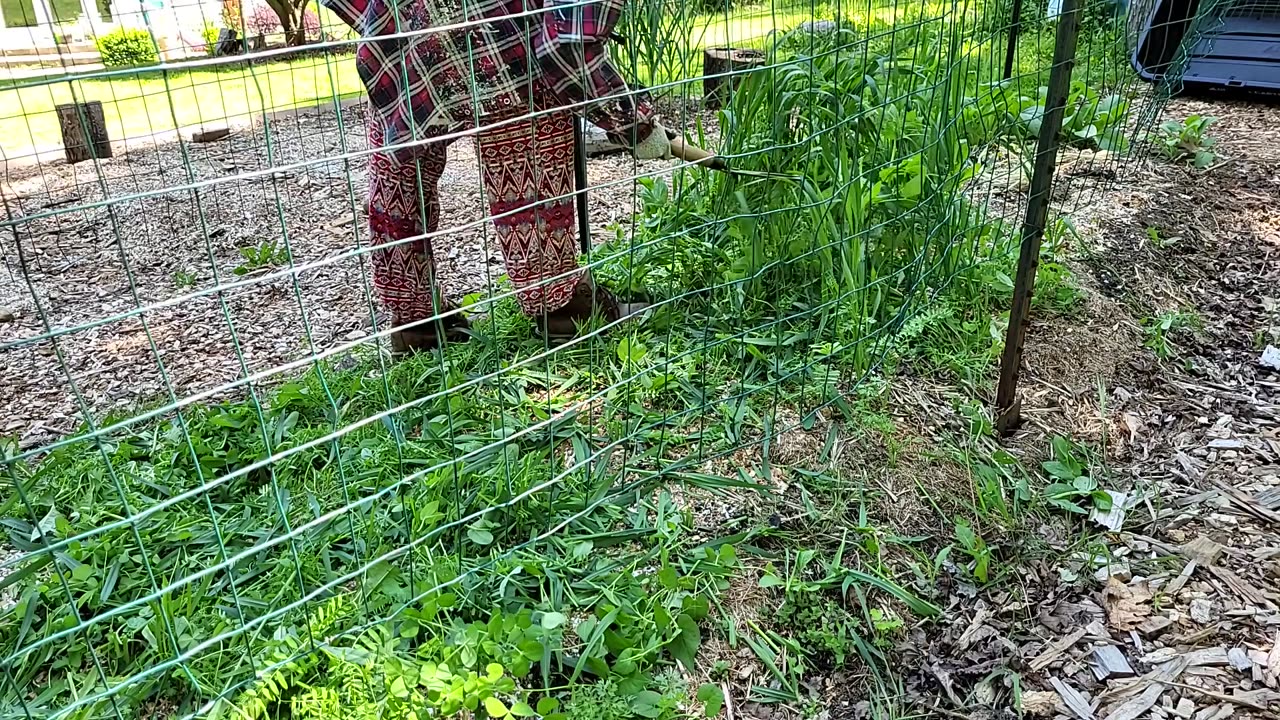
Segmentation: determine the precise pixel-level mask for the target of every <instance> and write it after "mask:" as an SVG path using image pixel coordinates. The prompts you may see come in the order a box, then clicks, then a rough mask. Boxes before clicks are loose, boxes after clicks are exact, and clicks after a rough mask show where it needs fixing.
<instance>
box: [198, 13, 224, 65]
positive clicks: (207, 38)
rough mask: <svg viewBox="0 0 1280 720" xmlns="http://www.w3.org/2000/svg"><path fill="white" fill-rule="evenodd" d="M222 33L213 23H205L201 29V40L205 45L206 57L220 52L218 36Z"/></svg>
mask: <svg viewBox="0 0 1280 720" xmlns="http://www.w3.org/2000/svg"><path fill="white" fill-rule="evenodd" d="M221 32H222V30H221V28H219V27H218V26H217V25H214V24H213V23H211V22H207V21H206V22H205V24H204V26H203V27H201V28H200V40H201V41H202V42H203V43H204V52H205V54H206V55H209V56H211V57H212V56H213V54H214V53H215V52H217V50H218V36H219V34H220V33H221Z"/></svg>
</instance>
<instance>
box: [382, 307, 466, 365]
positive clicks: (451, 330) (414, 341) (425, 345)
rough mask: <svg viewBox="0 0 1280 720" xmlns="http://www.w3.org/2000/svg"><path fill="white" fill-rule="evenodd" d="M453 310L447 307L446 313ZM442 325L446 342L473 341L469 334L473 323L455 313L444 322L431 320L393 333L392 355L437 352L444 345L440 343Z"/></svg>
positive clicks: (443, 320)
mask: <svg viewBox="0 0 1280 720" xmlns="http://www.w3.org/2000/svg"><path fill="white" fill-rule="evenodd" d="M453 309H454V308H452V307H447V308H445V312H448V311H449V310H453ZM396 324H397V325H401V324H404V323H399V322H397V323H396ZM441 325H444V342H453V343H460V342H466V341H467V340H469V339H471V333H470V332H468V330H470V328H471V323H470V322H469V321H468V320H467V319H466V318H465V317H463V316H462V315H461V314H460V313H455V314H453V315H450V316H448V317H446V318H444V319H442V320H431V321H430V322H425V323H421V324H419V325H414V326H413V327H411V328H405V329H404V330H396V331H395V332H393V333H391V354H392V355H394V356H403V355H408V354H410V353H415V352H422V351H424V350H435V349H436V348H438V347H440V346H441V345H442V344H443V343H441V341H440V340H441V339H440V326H441Z"/></svg>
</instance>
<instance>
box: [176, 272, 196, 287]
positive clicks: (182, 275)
mask: <svg viewBox="0 0 1280 720" xmlns="http://www.w3.org/2000/svg"><path fill="white" fill-rule="evenodd" d="M196 281H197V278H196V274H195V273H193V272H191V271H189V270H179V271H177V272H175V273H174V274H173V284H174V286H175V287H180V288H189V287H195V285H196Z"/></svg>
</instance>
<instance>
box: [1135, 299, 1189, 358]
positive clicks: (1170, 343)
mask: <svg viewBox="0 0 1280 720" xmlns="http://www.w3.org/2000/svg"><path fill="white" fill-rule="evenodd" d="M1202 327H1203V321H1202V320H1201V319H1200V316H1199V315H1198V314H1197V313H1196V312H1194V311H1192V310H1169V311H1166V312H1162V313H1160V314H1159V315H1156V316H1154V317H1151V318H1147V319H1146V320H1144V321H1143V323H1142V333H1143V335H1144V336H1145V339H1144V341H1143V343H1144V344H1145V345H1146V346H1147V347H1148V348H1151V351H1152V352H1154V353H1155V354H1156V357H1158V358H1160V359H1162V360H1167V359H1168V358H1170V357H1172V356H1173V354H1174V352H1176V351H1177V349H1178V345H1177V341H1176V338H1177V337H1178V336H1183V335H1188V334H1193V333H1195V332H1196V331H1198V330H1200V329H1201V328H1202Z"/></svg>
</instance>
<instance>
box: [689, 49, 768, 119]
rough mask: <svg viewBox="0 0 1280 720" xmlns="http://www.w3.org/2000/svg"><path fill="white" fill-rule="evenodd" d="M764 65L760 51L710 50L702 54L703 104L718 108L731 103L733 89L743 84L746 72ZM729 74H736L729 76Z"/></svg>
mask: <svg viewBox="0 0 1280 720" xmlns="http://www.w3.org/2000/svg"><path fill="white" fill-rule="evenodd" d="M762 65H764V53H763V52H761V51H759V50H738V49H736V48H729V47H719V48H709V49H707V50H704V51H703V53H702V104H703V106H705V107H708V108H718V107H721V106H722V105H724V104H725V103H726V102H728V101H729V93H730V92H731V89H732V88H734V87H737V85H738V83H740V82H742V78H743V76H744V74H745V73H743V71H745V70H751V69H752V68H758V67H760V66H762ZM727 73H735V74H734V75H728V74H727Z"/></svg>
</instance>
